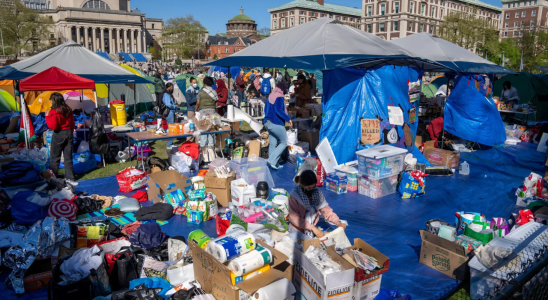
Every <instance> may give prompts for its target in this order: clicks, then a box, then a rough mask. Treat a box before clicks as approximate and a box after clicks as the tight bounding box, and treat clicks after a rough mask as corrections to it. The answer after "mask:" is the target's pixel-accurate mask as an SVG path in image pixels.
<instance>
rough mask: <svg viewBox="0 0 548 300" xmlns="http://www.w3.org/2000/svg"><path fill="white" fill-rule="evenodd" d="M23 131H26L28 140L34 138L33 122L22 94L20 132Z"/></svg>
mask: <svg viewBox="0 0 548 300" xmlns="http://www.w3.org/2000/svg"><path fill="white" fill-rule="evenodd" d="M23 130H24V131H25V135H26V136H27V140H30V138H31V137H33V136H34V126H33V125H32V121H31V119H30V114H29V109H28V107H27V104H26V102H25V98H24V97H23V95H22V94H21V127H20V129H19V131H23Z"/></svg>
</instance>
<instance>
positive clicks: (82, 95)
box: [80, 90, 86, 141]
mask: <svg viewBox="0 0 548 300" xmlns="http://www.w3.org/2000/svg"><path fill="white" fill-rule="evenodd" d="M80 103H82V113H83V114H84V116H85V115H86V112H85V110H84V90H80ZM85 140H86V119H85V117H84V141H85Z"/></svg>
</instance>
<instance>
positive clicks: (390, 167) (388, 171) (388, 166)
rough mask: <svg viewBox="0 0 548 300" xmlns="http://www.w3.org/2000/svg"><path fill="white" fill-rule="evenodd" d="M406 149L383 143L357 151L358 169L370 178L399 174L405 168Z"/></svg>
mask: <svg viewBox="0 0 548 300" xmlns="http://www.w3.org/2000/svg"><path fill="white" fill-rule="evenodd" d="M406 154H407V150H406V149H402V148H397V147H393V146H390V145H383V146H379V147H373V148H370V149H366V150H361V151H357V152H356V155H357V156H358V171H359V173H360V175H365V176H367V177H369V178H384V177H386V176H390V175H397V174H398V173H400V172H401V171H402V170H403V163H404V161H405V155H406Z"/></svg>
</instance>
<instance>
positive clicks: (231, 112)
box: [226, 104, 234, 120]
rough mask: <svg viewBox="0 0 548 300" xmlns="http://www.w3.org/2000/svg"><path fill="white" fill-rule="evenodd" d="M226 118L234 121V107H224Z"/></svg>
mask: <svg viewBox="0 0 548 300" xmlns="http://www.w3.org/2000/svg"><path fill="white" fill-rule="evenodd" d="M226 118H227V119H229V120H234V105H230V104H229V105H227V106H226Z"/></svg>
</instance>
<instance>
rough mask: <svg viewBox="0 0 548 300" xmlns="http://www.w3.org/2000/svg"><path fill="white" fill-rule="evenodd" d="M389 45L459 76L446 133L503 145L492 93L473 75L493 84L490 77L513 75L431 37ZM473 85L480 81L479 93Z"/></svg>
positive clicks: (447, 110) (419, 36) (421, 35)
mask: <svg viewBox="0 0 548 300" xmlns="http://www.w3.org/2000/svg"><path fill="white" fill-rule="evenodd" d="M390 43H392V44H395V45H398V46H400V47H402V48H405V49H408V50H410V51H414V52H419V53H421V55H422V56H423V57H425V58H427V59H429V60H432V61H435V62H438V63H440V64H442V65H444V66H446V67H448V68H449V67H450V68H452V69H454V72H452V73H457V74H459V75H458V76H456V77H455V87H454V89H453V91H452V93H451V94H450V95H449V97H448V98H447V105H446V108H445V120H444V129H445V130H447V131H448V132H450V133H452V134H454V135H456V136H459V137H461V138H464V139H466V140H469V141H473V142H477V143H481V144H484V145H488V146H494V145H496V144H500V143H504V141H505V137H506V135H505V134H504V132H505V131H504V124H503V123H502V118H501V117H500V113H499V112H498V111H497V109H496V106H495V105H494V103H493V100H492V99H491V95H492V93H491V94H489V95H487V94H486V93H485V90H486V89H487V87H484V85H485V78H483V77H481V76H475V75H474V74H489V75H491V76H490V78H491V82H492V80H493V76H492V75H493V74H515V72H514V71H511V70H508V69H506V68H504V67H501V66H499V65H497V64H495V63H493V62H490V61H488V60H486V59H484V58H482V57H480V56H478V55H476V54H475V53H473V52H472V51H469V50H467V49H464V48H462V47H460V46H458V45H455V44H453V43H451V42H448V41H446V40H444V39H442V38H439V37H437V36H435V35H433V34H431V33H426V32H423V33H417V34H413V35H410V36H407V37H403V38H400V39H395V40H392V41H390ZM449 77H454V75H449V76H448V77H447V82H448V81H449ZM480 77H481V78H480ZM476 81H480V83H479V84H480V86H481V87H482V88H481V89H480V90H478V89H475V88H474V87H473V86H470V82H473V83H475V82H476ZM457 85H461V86H457ZM465 95H466V96H465ZM488 132H489V133H488ZM487 133H488V134H487ZM503 136H504V139H503V138H502V137H503Z"/></svg>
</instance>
